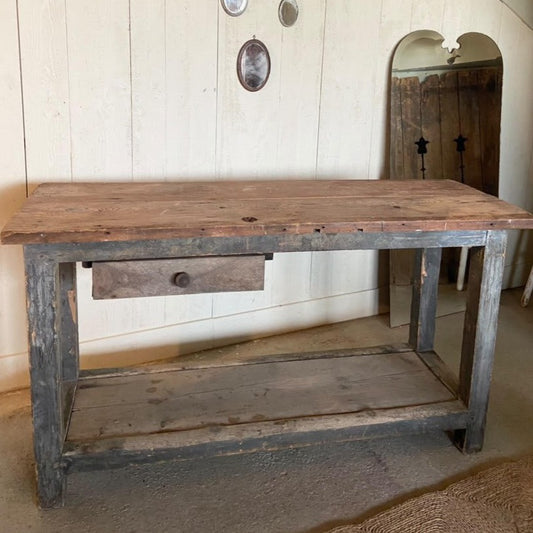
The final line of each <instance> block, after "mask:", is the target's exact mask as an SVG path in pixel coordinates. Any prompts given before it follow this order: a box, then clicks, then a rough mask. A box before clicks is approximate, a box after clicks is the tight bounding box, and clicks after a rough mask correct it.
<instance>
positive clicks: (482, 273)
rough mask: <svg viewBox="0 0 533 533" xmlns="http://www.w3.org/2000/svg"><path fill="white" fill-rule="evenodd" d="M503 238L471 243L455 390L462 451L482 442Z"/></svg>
mask: <svg viewBox="0 0 533 533" xmlns="http://www.w3.org/2000/svg"><path fill="white" fill-rule="evenodd" d="M506 242H507V234H506V232H504V231H490V232H488V236H487V244H486V246H485V247H474V248H472V249H471V254H470V274H469V277H468V287H467V297H466V312H465V323H464V331H463V347H462V353H461V366H460V370H459V391H458V392H459V397H460V398H461V399H462V400H463V401H464V402H465V404H466V405H467V406H468V410H469V412H470V422H469V424H468V426H467V427H466V429H464V430H459V431H456V433H455V439H456V443H457V445H458V446H459V448H461V449H462V450H463V451H464V452H465V453H473V452H478V451H480V450H481V448H482V446H483V437H484V432H485V421H486V416H487V407H488V401H489V388H490V381H491V376H492V363H493V360H494V349H495V344H496V329H497V325H498V312H499V305H500V295H501V287H502V278H503V269H504V258H505V247H506Z"/></svg>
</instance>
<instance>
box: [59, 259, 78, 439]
mask: <svg viewBox="0 0 533 533" xmlns="http://www.w3.org/2000/svg"><path fill="white" fill-rule="evenodd" d="M59 317H60V336H59V342H60V355H61V365H62V378H63V379H62V384H61V391H62V402H63V429H64V432H65V433H66V431H67V427H68V422H69V419H70V412H71V410H72V403H73V401H74V392H75V390H76V384H77V381H78V375H79V370H80V368H79V343H78V305H77V294H76V263H61V264H60V265H59Z"/></svg>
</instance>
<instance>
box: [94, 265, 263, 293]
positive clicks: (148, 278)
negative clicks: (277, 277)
mask: <svg viewBox="0 0 533 533" xmlns="http://www.w3.org/2000/svg"><path fill="white" fill-rule="evenodd" d="M264 269H265V257H264V256H262V255H253V256H231V257H193V258H184V259H150V260H145V261H109V262H95V263H93V264H92V270H93V298H94V299H96V300H103V299H108V298H135V297H140V296H165V295H172V294H195V293H200V292H228V291H257V290H262V289H263V288H264Z"/></svg>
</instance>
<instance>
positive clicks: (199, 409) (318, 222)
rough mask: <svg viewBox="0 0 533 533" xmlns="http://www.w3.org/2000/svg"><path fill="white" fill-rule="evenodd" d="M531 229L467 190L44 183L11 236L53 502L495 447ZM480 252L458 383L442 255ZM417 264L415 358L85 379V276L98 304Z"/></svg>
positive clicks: (359, 351)
mask: <svg viewBox="0 0 533 533" xmlns="http://www.w3.org/2000/svg"><path fill="white" fill-rule="evenodd" d="M531 228H533V215H531V214H529V213H527V212H526V211H523V210H521V209H519V208H517V207H514V206H512V205H509V204H507V203H505V202H503V201H500V200H498V199H496V198H494V197H492V196H488V195H486V194H483V193H480V192H478V191H476V190H474V189H471V188H469V187H466V186H464V185H461V184H459V183H457V182H453V181H447V180H439V181H358V180H345V181H264V182H256V181H252V182H249V181H242V182H223V181H222V182H197V183H193V182H183V183H120V184H119V183H90V184H89V183H75V184H72V183H68V184H66V183H62V184H44V185H41V186H39V187H38V188H37V189H36V190H35V192H34V193H33V194H32V195H31V196H30V198H29V199H28V200H27V202H26V203H25V205H24V206H23V207H22V209H21V210H20V211H19V212H18V213H16V214H15V215H14V216H13V218H12V219H11V220H10V221H9V222H8V224H7V225H6V226H5V227H4V229H3V231H2V234H1V238H2V243H4V244H22V245H24V256H25V265H26V278H27V302H28V322H29V344H30V372H31V392H32V408H33V424H34V448H35V458H36V465H37V485H38V494H39V501H40V504H41V506H43V507H51V506H55V505H61V504H62V503H63V501H64V492H65V483H66V481H65V480H66V474H67V473H68V472H69V471H75V470H83V469H97V468H110V467H117V466H122V465H125V464H130V463H134V462H140V461H155V460H162V459H180V458H189V457H198V456H202V455H206V454H209V455H212V454H227V453H236V452H247V451H253V450H259V449H261V450H264V449H274V448H279V447H281V446H297V445H304V444H308V443H312V442H320V441H324V440H328V439H331V440H347V439H357V438H361V437H363V436H364V437H365V438H368V437H369V436H379V435H396V434H400V433H402V432H412V431H426V430H430V429H442V430H452V431H454V435H455V441H456V443H457V445H458V446H459V447H460V449H462V450H463V451H465V452H475V451H478V450H480V449H481V447H482V443H483V434H484V427H485V418H486V410H487V403H488V395H489V386H490V378H491V372H492V360H493V354H494V345H495V339H496V326H497V319H498V306H499V298H500V290H501V283H502V275H503V268H504V254H505V245H506V231H505V230H508V229H531ZM458 246H467V247H469V248H470V272H469V280H468V294H467V303H466V306H467V308H466V313H465V324H464V336H463V344H462V354H461V365H460V373H459V376H458V379H457V378H456V377H455V376H454V375H452V373H451V372H450V371H449V370H448V369H447V368H446V366H445V365H444V363H443V362H442V361H441V360H440V358H439V357H438V355H437V354H436V353H435V352H434V351H433V340H434V332H435V309H436V301H437V289H438V277H439V268H440V257H441V252H442V248H446V247H458ZM400 248H413V249H416V250H417V253H416V259H415V263H416V264H415V283H414V288H413V303H412V308H411V324H410V331H409V339H406V340H407V342H406V343H405V344H402V345H396V346H390V345H387V346H382V347H370V348H360V347H358V348H354V349H353V350H342V351H334V352H328V353H307V354H287V355H284V356H271V357H268V356H267V357H265V358H263V359H261V360H260V361H256V362H253V363H252V362H249V363H243V364H238V365H237V364H234V365H222V364H219V365H217V364H210V365H204V366H202V365H197V366H195V367H188V368H183V366H182V365H179V364H175V365H164V366H151V367H147V368H142V369H139V368H137V369H135V368H127V369H113V370H105V369H101V370H97V371H80V370H79V346H78V325H77V299H76V275H75V265H76V262H85V263H86V264H89V265H91V266H92V268H93V295H94V297H96V298H123V297H130V296H150V295H161V294H178V295H179V294H189V293H192V292H212V291H224V290H257V289H260V288H261V287H262V286H263V278H262V267H263V261H264V258H265V256H269V255H270V254H276V253H283V252H300V251H319V250H356V249H400Z"/></svg>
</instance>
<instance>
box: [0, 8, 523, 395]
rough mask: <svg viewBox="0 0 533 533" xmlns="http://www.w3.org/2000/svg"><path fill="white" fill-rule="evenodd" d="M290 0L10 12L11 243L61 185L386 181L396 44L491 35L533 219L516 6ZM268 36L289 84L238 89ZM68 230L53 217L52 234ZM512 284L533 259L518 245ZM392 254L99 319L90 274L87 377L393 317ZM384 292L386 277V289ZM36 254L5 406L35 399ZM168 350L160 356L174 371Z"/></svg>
mask: <svg viewBox="0 0 533 533" xmlns="http://www.w3.org/2000/svg"><path fill="white" fill-rule="evenodd" d="M299 4H300V18H299V20H298V22H297V24H296V25H295V26H294V27H292V28H284V27H282V26H281V25H280V23H279V21H278V19H277V5H278V0H261V1H254V2H250V3H249V7H248V9H247V10H246V12H245V13H244V14H243V15H242V16H241V17H236V18H233V17H229V16H227V15H226V14H225V13H224V12H223V11H222V10H221V8H220V6H219V2H218V0H113V1H109V0H18V1H17V0H0V45H1V46H0V58H1V62H0V65H1V76H0V96H1V100H0V101H1V102H2V111H1V113H0V140H1V141H2V150H0V163H1V164H0V224H3V223H4V222H5V221H6V220H7V218H8V217H9V215H10V214H11V213H12V212H13V211H14V210H15V209H16V208H17V207H18V206H19V205H20V204H21V202H22V201H23V199H24V196H25V193H26V190H27V189H28V190H30V191H31V190H32V189H33V188H34V187H35V186H36V185H37V184H38V183H41V182H44V181H70V180H74V181H82V180H91V181H97V180H101V181H110V180H113V181H116V180H126V181H127V180H139V181H140V180H175V179H220V180H227V179H262V178H275V179H279V180H287V179H294V178H306V179H315V178H341V179H343V178H359V179H367V178H371V179H382V178H387V177H388V170H387V161H388V158H387V150H388V109H387V106H388V91H389V71H390V65H391V59H392V54H393V51H394V48H395V46H396V44H397V43H398V42H399V41H400V40H401V39H402V37H404V36H405V35H406V34H408V33H409V32H410V31H414V30H418V29H432V30H436V31H438V32H441V33H442V34H443V35H444V37H445V38H446V39H447V40H449V41H450V42H454V41H455V40H456V39H457V38H458V37H459V36H460V35H461V34H462V33H464V32H467V31H477V32H482V33H486V34H487V35H489V37H491V38H492V39H494V41H496V43H497V44H498V45H499V47H500V49H501V50H502V52H503V57H504V93H503V109H502V148H501V161H500V165H501V168H500V174H501V184H500V191H501V196H502V197H503V198H504V199H506V200H510V201H512V202H514V203H517V204H519V205H522V206H524V207H527V208H529V209H532V208H533V166H532V156H531V154H532V153H533V120H532V118H533V99H532V98H531V89H532V87H533V63H532V62H531V57H533V32H532V30H531V29H530V28H528V27H527V26H526V25H525V24H524V23H523V22H522V21H521V20H520V19H519V18H518V17H517V16H516V15H515V14H514V13H513V12H512V11H511V10H510V9H509V8H507V7H506V6H505V5H504V4H502V3H501V2H500V1H499V0H470V1H468V2H465V1H464V0H426V1H425V2H416V1H414V0H381V1H376V2H363V1H360V0H300V1H299ZM253 36H255V37H257V38H258V39H260V40H262V41H263V42H264V43H265V44H266V45H267V47H268V49H269V52H270V55H271V60H272V72H271V75H270V79H269V81H268V83H267V85H266V87H265V88H264V89H263V90H261V91H259V92H258V93H249V92H247V91H245V90H244V89H243V88H242V87H241V86H240V85H239V83H238V81H237V77H236V67H235V65H236V57H237V54H238V51H239V49H240V47H241V46H242V44H243V43H244V42H245V41H247V40H248V39H250V38H252V37H253ZM50 216H53V213H51V214H50ZM511 242H512V245H513V246H512V247H511V250H510V254H509V255H508V258H507V264H508V268H507V269H506V275H507V280H508V283H517V282H519V281H521V278H522V277H523V275H524V271H525V270H526V269H527V268H529V264H528V261H531V256H529V257H528V256H527V253H528V251H529V253H531V242H529V244H528V238H527V237H525V236H524V235H520V234H516V235H513V236H512V238H511ZM383 262H384V260H383V258H381V257H380V256H379V254H377V253H374V252H364V251H362V252H335V253H306V254H278V255H276V256H275V258H274V260H273V261H269V262H267V265H266V282H265V290H264V291H262V292H254V293H240V294H217V295H214V296H213V295H205V294H203V295H202V294H201V295H192V296H187V297H168V298H147V299H132V300H127V301H111V302H102V301H93V300H92V299H91V297H90V289H91V287H90V284H91V280H90V271H88V270H84V269H81V268H80V269H79V289H80V298H79V300H80V323H81V337H82V341H83V344H82V351H83V353H84V354H85V356H84V364H85V365H86V366H103V365H119V364H129V363H134V362H141V361H147V360H151V359H154V358H157V357H163V356H169V355H175V354H180V353H186V352H188V351H191V350H194V349H198V348H204V347H208V346H214V345H217V344H224V343H227V342H232V341H235V340H242V339H247V338H251V337H253V336H257V335H268V334H272V333H276V332H279V331H286V330H290V329H298V328H305V327H310V326H313V325H316V324H323V323H328V322H334V321H339V320H346V319H349V318H354V317H360V316H366V315H371V314H375V313H377V312H378V310H379V306H378V289H379V288H380V287H381V288H383V289H384V290H386V285H387V281H388V280H387V277H386V275H385V276H384V275H383V272H384V269H383V268H378V267H383V266H384V265H383ZM378 272H380V274H378ZM23 287H24V280H23V272H22V252H21V249H20V248H19V247H6V246H4V247H0V390H8V389H11V388H16V387H19V386H21V385H24V384H25V383H26V382H27V377H26V375H27V372H26V333H25V330H26V326H25V306H24V301H23V298H24V294H23ZM154 347H156V348H158V349H157V351H155V350H154Z"/></svg>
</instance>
